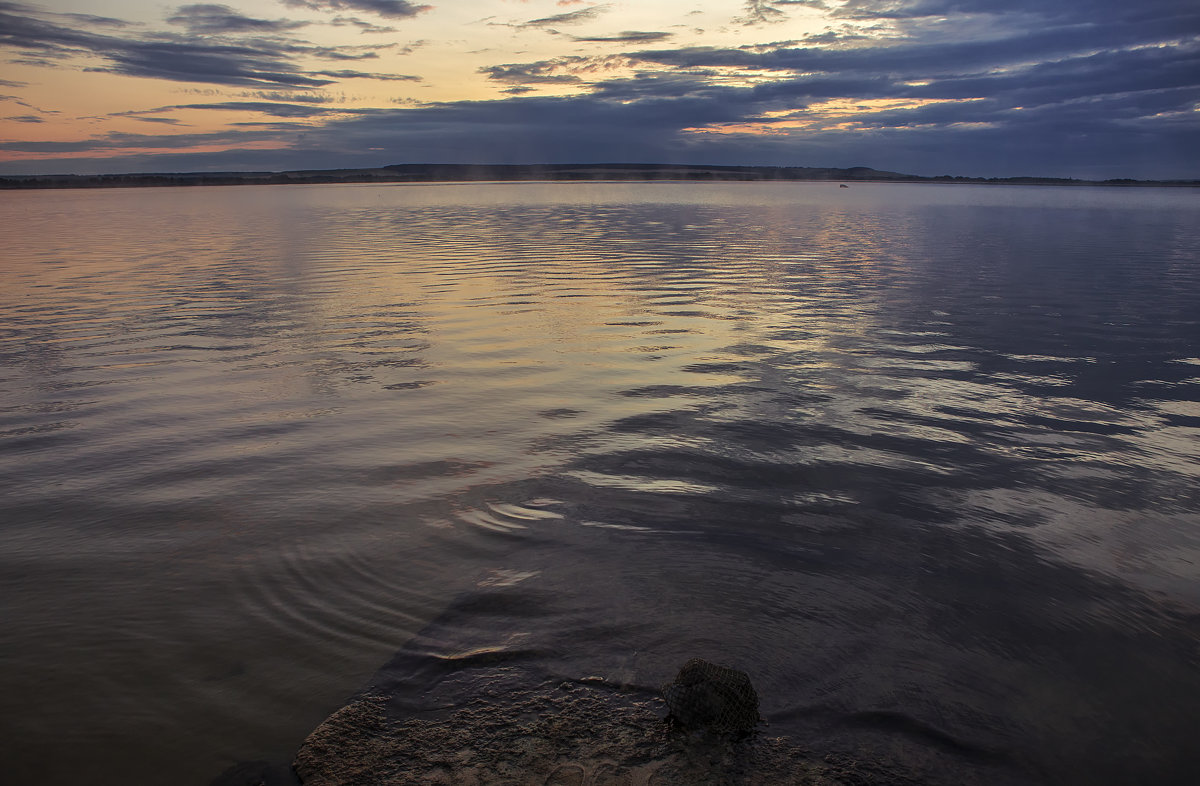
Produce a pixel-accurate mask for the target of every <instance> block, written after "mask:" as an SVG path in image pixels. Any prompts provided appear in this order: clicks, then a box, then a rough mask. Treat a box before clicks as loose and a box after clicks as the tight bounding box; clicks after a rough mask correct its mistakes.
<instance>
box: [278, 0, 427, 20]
mask: <svg viewBox="0 0 1200 786" xmlns="http://www.w3.org/2000/svg"><path fill="white" fill-rule="evenodd" d="M281 2H282V3H283V4H284V5H290V6H292V7H294V8H308V9H311V10H313V11H365V12H367V13H371V14H377V15H378V16H382V17H386V18H389V19H403V18H405V17H410V16H416V15H417V14H421V13H424V12H425V11H428V10H430V9H431V8H433V6H430V5H418V4H416V3H409V2H406V0H281Z"/></svg>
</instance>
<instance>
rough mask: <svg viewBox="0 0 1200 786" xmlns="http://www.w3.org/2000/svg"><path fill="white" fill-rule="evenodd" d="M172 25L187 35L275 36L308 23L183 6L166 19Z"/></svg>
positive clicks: (223, 8) (225, 9) (223, 7)
mask: <svg viewBox="0 0 1200 786" xmlns="http://www.w3.org/2000/svg"><path fill="white" fill-rule="evenodd" d="M167 21H168V22H170V23H171V24H173V25H180V26H182V27H185V28H187V31H188V32H189V33H218V34H219V33H275V32H280V31H283V30H294V29H296V28H298V27H305V26H307V25H308V24H309V23H308V22H292V21H289V20H287V19H252V18H250V17H248V16H243V15H242V14H239V13H238V12H237V11H235V10H233V9H232V8H230V7H229V6H227V5H206V4H197V5H184V6H180V7H179V8H177V9H175V13H174V14H172V15H171V16H168V17H167Z"/></svg>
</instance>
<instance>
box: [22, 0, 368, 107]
mask: <svg viewBox="0 0 1200 786" xmlns="http://www.w3.org/2000/svg"><path fill="white" fill-rule="evenodd" d="M184 8H185V9H187V8H191V9H196V8H201V9H207V10H205V11H204V12H203V13H188V14H184V15H183V16H182V17H180V18H181V19H184V20H187V21H185V22H184V24H190V23H193V22H194V23H195V24H199V25H206V24H211V25H213V26H216V27H222V26H223V27H224V28H225V31H226V32H228V31H230V30H231V29H233V28H236V30H234V31H235V32H253V31H254V30H252V28H251V27H247V26H246V25H247V24H248V22H247V21H245V20H247V18H246V17H236V18H235V16H230V15H223V14H222V13H217V12H216V11H212V9H219V8H223V6H185V7H184ZM182 10H183V9H181V11H182ZM65 18H66V17H64V15H59V14H47V13H42V12H38V11H36V9H31V8H29V7H27V6H22V5H18V4H15V3H6V2H0V47H5V48H11V49H16V50H18V51H20V52H22V53H23V57H22V58H21V59H20V61H21V62H26V63H30V64H36V65H43V66H61V65H63V64H64V63H66V62H67V61H70V60H74V59H77V58H79V57H81V56H82V57H90V58H97V59H99V60H100V61H101V64H100V65H96V66H91V67H87V68H85V69H84V70H87V71H100V72H107V73H114V74H123V75H126V76H140V77H147V78H151V79H166V80H170V81H176V82H202V83H209V84H219V85H231V86H261V87H285V88H297V87H299V88H313V87H321V86H323V85H328V84H330V83H331V82H332V81H333V80H334V79H336V78H337V77H332V78H324V77H329V76H330V74H331V73H333V72H329V71H325V72H318V73H309V72H307V71H305V70H303V69H301V68H300V67H298V66H297V65H296V64H295V63H294V62H293V60H294V59H295V58H299V57H316V58H319V59H325V60H365V59H373V58H376V57H378V54H377V51H378V50H379V49H384V48H390V47H391V45H381V46H342V47H324V46H313V45H311V44H308V43H306V42H303V41H298V40H294V39H290V38H287V37H281V36H273V37H254V38H239V39H228V38H222V37H221V36H217V35H211V34H209V35H183V36H180V35H172V34H165V33H147V34H142V35H138V36H131V37H123V36H118V35H110V34H107V33H97V32H94V31H92V30H88V29H76V28H73V27H69V26H66V25H64V24H61V22H62V21H63V20H64V19H65ZM239 19H240V20H243V21H238V20H239ZM255 21H261V20H249V22H255ZM269 24H274V23H269ZM268 32H279V28H278V27H275V28H271V29H268ZM10 62H16V61H10ZM363 75H364V72H355V76H363ZM380 78H382V77H380ZM388 78H391V75H388Z"/></svg>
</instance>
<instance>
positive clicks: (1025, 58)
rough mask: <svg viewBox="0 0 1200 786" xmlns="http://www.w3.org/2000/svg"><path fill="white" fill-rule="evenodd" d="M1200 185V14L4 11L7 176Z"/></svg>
mask: <svg viewBox="0 0 1200 786" xmlns="http://www.w3.org/2000/svg"><path fill="white" fill-rule="evenodd" d="M459 162H461V163H588V162H597V163H598V162H610V163H616V162H622V163H624V162H640V163H654V162H658V163H676V164H688V163H690V164H752V165H774V166H815V167H850V166H868V167H874V168H876V169H883V170H890V171H897V172H904V173H908V174H918V175H930V176H934V175H943V174H949V175H962V176H973V177H1012V176H1022V175H1035V176H1051V177H1078V178H1086V179H1107V178H1124V177H1129V178H1140V179H1176V178H1200V0H654V1H653V2H589V1H588V0H473V1H466V0H461V1H460V0H442V1H441V2H439V1H438V0H433V2H431V3H428V4H426V3H423V2H419V1H418V2H409V1H408V0H229V4H225V3H188V4H182V5H176V4H174V3H173V2H171V0H166V1H165V2H159V1H157V0H105V2H103V3H101V2H97V0H54V1H53V2H46V3H24V2H9V1H8V0H0V174H54V173H78V174H95V173H122V172H167V171H170V172H204V171H229V170H232V171H279V170H288V169H327V168H339V167H363V166H366V167H373V166H384V165H388V164H402V163H459Z"/></svg>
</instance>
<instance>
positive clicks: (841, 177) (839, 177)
mask: <svg viewBox="0 0 1200 786" xmlns="http://www.w3.org/2000/svg"><path fill="white" fill-rule="evenodd" d="M562 180H567V181H605V180H638V181H653V180H668V181H669V180H688V181H774V180H780V181H783V180H836V181H845V182H852V181H859V182H862V181H873V182H879V181H888V182H906V183H999V184H1012V185H1112V186H1139V185H1153V186H1200V180H1170V181H1163V180H1155V181H1149V180H1128V179H1121V180H1104V181H1094V180H1074V179H1070V178H1042V177H1007V178H975V177H952V176H950V175H942V176H940V177H921V176H919V175H905V174H902V173H900V172H886V171H883V170H879V169H871V168H869V167H861V166H859V167H850V168H848V169H838V168H833V167H803V166H797V167H782V166H701V165H690V164H393V165H391V166H384V167H378V168H373V169H301V170H295V171H291V172H164V173H151V174H125V175H10V176H0V189H24V188H136V187H145V186H228V185H253V184H287V183H431V182H465V181H562Z"/></svg>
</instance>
